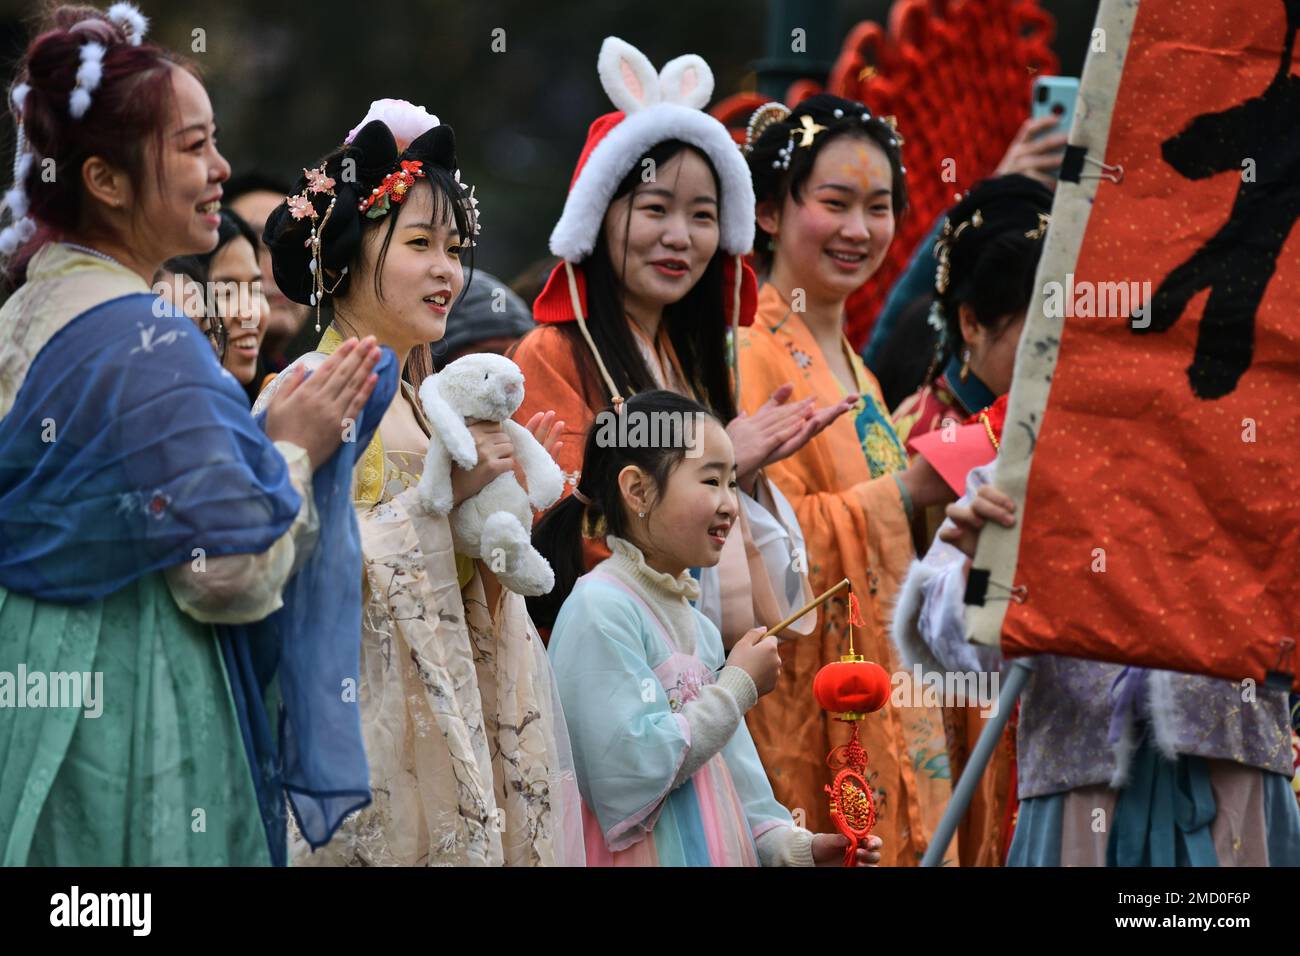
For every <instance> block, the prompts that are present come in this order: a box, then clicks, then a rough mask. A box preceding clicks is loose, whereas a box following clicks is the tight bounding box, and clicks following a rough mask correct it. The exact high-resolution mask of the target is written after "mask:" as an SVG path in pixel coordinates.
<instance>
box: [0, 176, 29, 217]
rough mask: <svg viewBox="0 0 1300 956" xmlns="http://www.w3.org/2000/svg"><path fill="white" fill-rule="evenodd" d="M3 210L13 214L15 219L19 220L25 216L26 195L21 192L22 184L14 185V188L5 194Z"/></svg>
mask: <svg viewBox="0 0 1300 956" xmlns="http://www.w3.org/2000/svg"><path fill="white" fill-rule="evenodd" d="M4 204H5V208H6V209H8V210H9V211H10V212H12V213H13V214H14V218H15V219H21V218H23V216H25V215H27V193H25V192H24V191H23V186H22V183H21V182H20V183H15V184H14V187H13V188H12V189H10V190H9V191H8V192H6V193H5V201H4Z"/></svg>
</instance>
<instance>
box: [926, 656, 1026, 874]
mask: <svg viewBox="0 0 1300 956" xmlns="http://www.w3.org/2000/svg"><path fill="white" fill-rule="evenodd" d="M1035 666H1036V664H1035V662H1034V659H1033V658H1032V657H1017V658H1016V659H1014V660H1013V661H1011V664H1010V669H1009V671H1008V673H1007V679H1006V680H1005V681H1004V682H1003V684H1002V692H1001V693H1000V694H999V695H998V712H997V713H996V714H994V715H993V717H992V719H991V720H989V722H988V723H986V724H985V725H984V730H983V732H982V733H981V734H980V739H979V741H978V742H977V743H976V744H975V749H974V750H973V751H972V752H971V755H970V760H968V761H966V768H965V769H964V770H963V771H962V773H961V779H960V780H959V781H957V786H956V787H955V788H954V789H953V791H952V799H951V800H950V801H948V809H946V810H945V811H944V812H943V819H942V820H940V821H939V826H938V828H937V829H936V830H935V831H934V837H933V839H931V840H930V846H929V847H928V848H927V849H926V851H925V856H924V857H922V859H921V865H922V866H939V865H940V864H942V863H943V855H944V854H945V853H946V852H948V845H949V844H950V843H952V837H953V834H954V833H956V832H957V827H958V825H959V824H960V823H961V820H962V817H964V816H965V815H966V808H967V807H969V806H970V801H971V797H973V796H974V795H975V788H976V787H977V786H979V782H980V778H981V777H983V776H984V768H985V767H987V766H988V764H989V760H990V759H992V757H993V751H994V749H995V748H996V747H997V745H998V741H999V740H1000V739H1001V737H1002V731H1003V730H1005V729H1006V726H1007V721H1008V720H1010V719H1011V711H1012V709H1013V708H1014V707H1015V706H1016V700H1017V698H1019V697H1020V692H1021V691H1022V690H1024V688H1025V684H1026V683H1028V681H1029V678H1030V677H1032V676H1033V673H1034V668H1035Z"/></svg>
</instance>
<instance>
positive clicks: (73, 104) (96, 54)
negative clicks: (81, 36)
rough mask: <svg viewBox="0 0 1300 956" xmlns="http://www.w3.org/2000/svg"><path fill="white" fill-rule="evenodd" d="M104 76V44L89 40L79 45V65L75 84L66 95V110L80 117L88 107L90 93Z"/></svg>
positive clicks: (74, 117) (76, 117) (73, 116)
mask: <svg viewBox="0 0 1300 956" xmlns="http://www.w3.org/2000/svg"><path fill="white" fill-rule="evenodd" d="M103 77H104V44H102V43H99V42H98V41H96V40H90V41H89V42H87V43H83V44H82V45H81V65H80V66H78V67H77V85H76V87H74V88H73V90H72V95H71V96H69V97H68V112H69V113H71V114H72V118H73V119H81V118H82V117H83V116H85V115H86V110H88V109H90V94H91V93H93V92H94V91H95V90H97V89H98V88H99V81H100V80H102V79H103Z"/></svg>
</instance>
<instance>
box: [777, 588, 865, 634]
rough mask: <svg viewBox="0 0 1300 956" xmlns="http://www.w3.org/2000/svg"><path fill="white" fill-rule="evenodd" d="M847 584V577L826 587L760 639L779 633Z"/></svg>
mask: <svg viewBox="0 0 1300 956" xmlns="http://www.w3.org/2000/svg"><path fill="white" fill-rule="evenodd" d="M848 586H849V579H848V578H845V579H844V580H843V581H841V582H840V583H839V584H837V585H835V586H834V587H832V588H830V589H828V590H827V591H826V592H825V593H824V594H821V595H819V596H818V597H815V598H813V600H812V602H811V603H809V604H805V605H804V606H803V607H801V608H800V609H799V610H797V611H795V612H794V613H793V614H791V615H790V616H789V617H787V618H786V619H785V620H784V621H782V622H781V623H780V624H778V625H776V627H774V628H772V629H771V630H769V631H768V632H767V633H766V634H764V635H763V637H762V638H760V640H763V639H766V638H769V637H771V636H772V635H773V634H779V633H781V632H782V631H784V630H785V629H786V628H787V627H789V626H790V625H791V624H793V623H794V622H795V621H797V620H799V618H801V617H803V616H804V615H805V614H807V613H808V612H809V611H811V610H813V609H814V608H817V607H820V606H821V605H823V604H825V603H826V602H827V601H829V600H830V599H831V598H833V597H834V596H835V595H837V594H839V593H840V592H841V591H843V590H844V589H845V588H847V587H848Z"/></svg>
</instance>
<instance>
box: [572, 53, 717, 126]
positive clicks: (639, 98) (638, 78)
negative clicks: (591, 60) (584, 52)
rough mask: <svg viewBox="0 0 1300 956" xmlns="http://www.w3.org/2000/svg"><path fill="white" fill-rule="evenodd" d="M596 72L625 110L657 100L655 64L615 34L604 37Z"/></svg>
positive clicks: (657, 88)
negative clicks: (614, 35)
mask: <svg viewBox="0 0 1300 956" xmlns="http://www.w3.org/2000/svg"><path fill="white" fill-rule="evenodd" d="M596 73H597V74H598V75H599V76H600V85H601V86H603V87H604V88H605V92H606V93H607V94H608V95H609V101H610V102H611V103H613V104H614V107H615V109H620V110H622V111H623V112H624V113H635V112H637V111H638V110H643V109H646V108H647V107H650V106H654V105H655V104H656V103H658V102H659V100H660V96H659V74H657V73H656V72H655V68H654V66H653V65H652V64H651V63H650V60H649V59H647V58H646V55H645V54H644V53H642V52H641V51H640V50H638V49H637V48H636V47H634V46H633V45H632V44H630V43H628V42H626V41H624V40H620V39H619V38H618V37H605V42H604V43H602V44H601V45H600V55H599V56H598V57H596ZM705 102H708V101H707V100H706V101H705Z"/></svg>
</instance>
